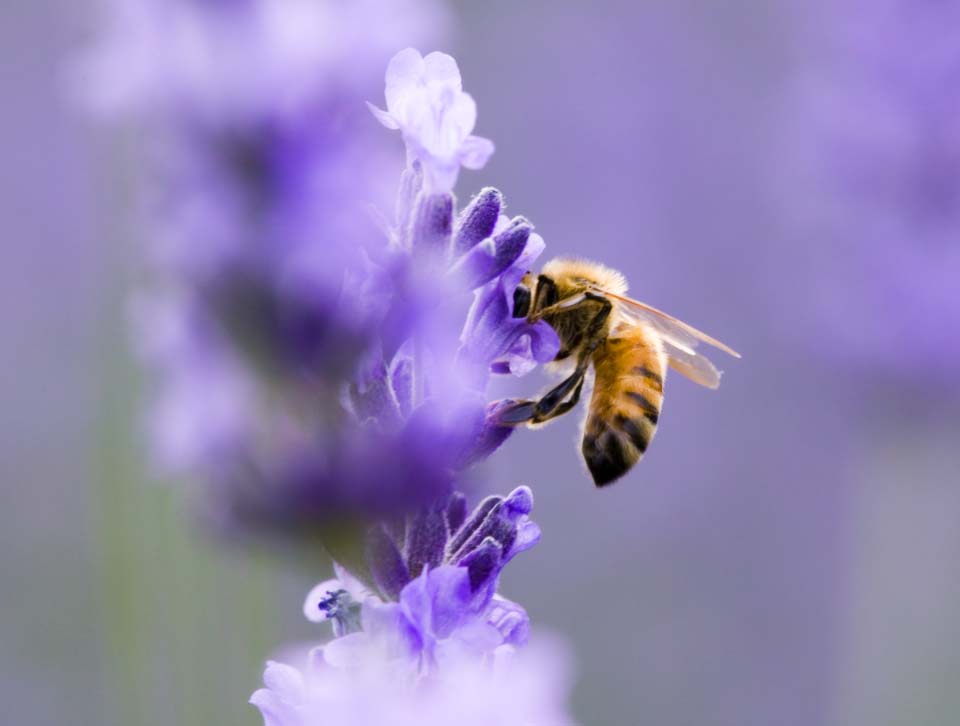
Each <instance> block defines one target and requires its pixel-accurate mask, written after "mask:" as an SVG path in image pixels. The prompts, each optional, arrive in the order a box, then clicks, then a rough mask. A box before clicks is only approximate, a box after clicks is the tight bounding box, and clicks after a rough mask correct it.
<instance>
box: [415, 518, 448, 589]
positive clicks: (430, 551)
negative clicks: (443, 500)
mask: <svg viewBox="0 0 960 726" xmlns="http://www.w3.org/2000/svg"><path fill="white" fill-rule="evenodd" d="M406 534H407V537H406V546H405V547H404V550H405V551H406V554H407V568H408V570H409V571H410V577H418V576H419V575H420V573H421V572H422V571H423V568H424V567H436V566H437V565H439V564H440V563H441V562H443V555H444V548H445V547H446V545H447V538H448V537H449V536H450V532H449V530H448V529H447V517H446V512H445V511H444V509H443V508H441V507H429V508H425V509H424V510H422V511H420V512H418V513H417V514H415V515H414V516H413V517H412V519H411V521H410V523H409V525H408V526H407V533H406Z"/></svg>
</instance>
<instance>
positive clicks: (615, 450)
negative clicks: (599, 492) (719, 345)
mask: <svg viewBox="0 0 960 726" xmlns="http://www.w3.org/2000/svg"><path fill="white" fill-rule="evenodd" d="M664 364H665V361H664V360H663V354H662V352H661V350H660V348H659V346H658V345H657V341H656V339H653V338H648V337H647V335H646V334H645V333H644V331H642V330H636V331H631V334H630V335H629V336H619V337H617V338H611V339H609V340H608V341H607V342H606V343H605V344H604V346H603V347H602V348H601V349H599V350H598V351H597V354H596V355H595V357H594V369H595V371H596V377H595V382H594V391H593V398H592V400H591V402H590V410H589V414H588V415H587V421H586V424H585V426H584V431H583V444H582V446H581V451H582V453H583V458H584V460H585V461H586V464H587V468H588V469H589V470H590V474H591V475H592V476H593V480H594V482H595V483H596V485H597V486H605V485H607V484H610V483H612V482H614V481H616V480H617V479H619V478H620V477H622V476H623V475H624V474H626V473H627V472H628V471H629V470H630V469H631V468H632V467H633V466H634V465H635V464H636V463H637V462H638V461H639V460H640V458H641V457H642V456H643V454H644V452H646V450H647V448H648V447H649V445H650V442H651V441H652V440H653V436H654V434H655V433H656V429H657V423H658V422H659V420H660V407H661V405H662V404H663V371H664V368H665V365H664Z"/></svg>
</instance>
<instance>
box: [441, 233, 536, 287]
mask: <svg viewBox="0 0 960 726" xmlns="http://www.w3.org/2000/svg"><path fill="white" fill-rule="evenodd" d="M531 232H533V225H531V224H530V223H529V222H528V221H527V220H525V219H524V218H523V217H516V218H515V219H514V220H513V221H512V222H511V223H510V226H508V227H507V228H506V229H504V230H503V231H501V232H500V233H499V234H497V235H496V236H495V237H490V238H487V239H485V240H484V241H483V242H481V243H480V244H478V245H476V246H475V247H474V248H473V249H471V250H470V251H469V252H467V254H465V255H464V256H463V257H461V258H460V260H459V261H458V262H457V264H456V265H454V268H453V271H454V274H459V275H461V276H462V278H461V279H462V280H463V284H464V286H465V287H468V288H470V289H475V288H478V287H480V286H481V285H485V284H486V283H488V282H490V280H492V279H493V278H495V277H497V276H498V275H500V274H502V273H503V272H504V271H505V270H507V268H509V267H510V266H511V265H512V264H513V263H514V262H516V261H517V258H519V257H520V255H521V254H522V253H523V250H524V248H525V247H526V246H527V240H528V239H530V233H531Z"/></svg>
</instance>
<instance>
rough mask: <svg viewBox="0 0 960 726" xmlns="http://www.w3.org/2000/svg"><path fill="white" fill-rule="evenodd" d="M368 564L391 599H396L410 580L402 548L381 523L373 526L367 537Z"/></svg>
mask: <svg viewBox="0 0 960 726" xmlns="http://www.w3.org/2000/svg"><path fill="white" fill-rule="evenodd" d="M367 564H368V565H369V567H370V574H371V576H372V577H373V581H374V583H375V584H376V586H377V588H378V589H379V590H380V592H381V593H383V595H384V597H386V598H388V599H390V600H396V599H397V598H398V597H399V596H400V591H401V590H403V588H404V586H405V585H406V584H407V583H408V582H410V571H409V570H408V569H407V565H406V563H405V562H404V561H403V556H402V555H401V554H400V550H399V549H398V548H397V545H396V544H395V543H394V541H393V539H391V537H390V535H388V534H387V533H386V531H385V530H384V529H383V527H381V526H379V525H377V526H375V527H373V528H371V530H370V534H369V536H368V537H367Z"/></svg>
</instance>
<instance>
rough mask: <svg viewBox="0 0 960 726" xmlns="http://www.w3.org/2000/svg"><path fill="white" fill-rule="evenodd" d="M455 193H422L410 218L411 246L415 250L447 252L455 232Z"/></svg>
mask: <svg viewBox="0 0 960 726" xmlns="http://www.w3.org/2000/svg"><path fill="white" fill-rule="evenodd" d="M453 207H454V199H453V194H452V193H450V192H446V193H443V194H430V195H424V194H421V195H420V196H418V197H417V203H416V206H415V207H414V210H413V217H412V219H411V220H410V228H409V230H410V231H409V234H410V246H411V248H412V249H414V250H420V251H424V252H433V253H437V254H440V253H443V254H446V252H447V249H448V248H449V246H450V237H451V235H452V234H453Z"/></svg>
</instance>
